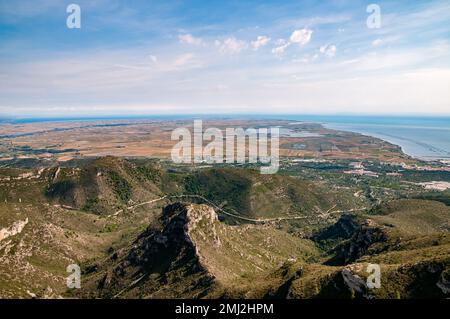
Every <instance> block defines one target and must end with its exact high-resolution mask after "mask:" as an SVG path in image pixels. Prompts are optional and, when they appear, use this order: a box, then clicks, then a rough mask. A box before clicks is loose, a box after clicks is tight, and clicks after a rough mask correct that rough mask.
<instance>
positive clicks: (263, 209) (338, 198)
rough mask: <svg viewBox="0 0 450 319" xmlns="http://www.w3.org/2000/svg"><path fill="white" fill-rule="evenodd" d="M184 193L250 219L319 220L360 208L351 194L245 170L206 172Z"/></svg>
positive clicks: (360, 202) (195, 176) (194, 176)
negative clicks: (202, 198) (293, 217)
mask: <svg viewBox="0 0 450 319" xmlns="http://www.w3.org/2000/svg"><path fill="white" fill-rule="evenodd" d="M185 192H186V193H189V194H199V195H202V196H204V197H206V198H207V199H209V200H211V201H213V202H215V203H217V204H220V205H223V207H225V208H226V209H230V210H233V211H235V212H236V213H238V214H240V215H242V216H246V217H251V218H277V217H292V216H297V217H298V216H305V218H306V217H307V218H309V220H310V221H313V220H318V221H319V222H320V219H321V215H323V214H324V213H326V212H329V211H330V210H349V209H353V208H361V207H364V205H365V204H366V203H365V202H364V201H363V200H362V199H360V198H356V197H355V196H354V194H353V193H351V192H350V191H348V190H343V189H339V190H338V189H333V188H332V187H330V186H329V185H323V184H321V183H312V182H309V181H305V180H301V179H298V178H293V177H289V176H280V175H261V174H259V172H258V171H253V170H248V169H205V170H200V171H198V172H195V173H193V174H191V175H189V176H188V177H186V179H185Z"/></svg>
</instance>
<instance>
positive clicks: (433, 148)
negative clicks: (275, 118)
mask: <svg viewBox="0 0 450 319" xmlns="http://www.w3.org/2000/svg"><path fill="white" fill-rule="evenodd" d="M288 118H290V119H293V120H302V121H311V122H319V123H322V124H324V126H325V127H328V128H331V129H337V130H343V131H351V132H356V133H361V134H365V135H370V136H374V137H378V138H381V139H383V140H385V141H388V142H390V143H393V144H396V145H399V146H400V147H401V148H402V150H403V152H405V153H406V154H408V155H411V156H413V157H416V158H420V159H423V160H436V159H447V160H448V159H450V117H440V118H437V117H422V118H420V117H381V116H292V117H288Z"/></svg>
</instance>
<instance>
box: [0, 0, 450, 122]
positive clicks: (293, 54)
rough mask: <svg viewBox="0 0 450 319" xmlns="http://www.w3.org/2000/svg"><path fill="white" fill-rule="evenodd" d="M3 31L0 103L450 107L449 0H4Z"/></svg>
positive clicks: (84, 107)
mask: <svg viewBox="0 0 450 319" xmlns="http://www.w3.org/2000/svg"><path fill="white" fill-rule="evenodd" d="M72 3H74V4H77V5H78V6H79V7H80V9H81V14H80V17H81V19H80V21H81V28H72V29H70V28H68V27H67V23H66V22H67V18H68V17H69V15H70V14H71V13H70V12H69V13H67V7H68V6H69V5H70V4H72ZM372 3H374V4H376V5H377V6H378V8H379V9H380V24H379V27H378V28H373V27H369V26H372V25H368V23H367V20H368V18H371V17H373V16H372V14H373V13H374V12H373V11H370V12H367V7H368V6H369V5H370V4H372ZM370 21H372V20H370ZM0 43H1V44H0V116H14V117H61V116H67V117H83V116H122V115H127V116H130V115H133V116H134V115H159V114H168V115H172V114H173V115H177V114H252V113H258V114H395V115H402V114H423V115H443V114H446V115H449V114H450V85H449V84H450V2H449V1H447V0H444V1H406V0H404V1H393V0H389V1H375V0H372V1H360V0H330V1H300V0H296V1H290V0H284V1H275V0H273V1H255V0H251V1H244V0H226V1H225V0H221V1H216V0H208V1H204V0H193V1H178V0H177V1H172V0H164V1H163V0H161V1H144V0H142V1H139V0H134V1H120V0H83V1H82V0H71V1H64V0H21V1H11V0H0Z"/></svg>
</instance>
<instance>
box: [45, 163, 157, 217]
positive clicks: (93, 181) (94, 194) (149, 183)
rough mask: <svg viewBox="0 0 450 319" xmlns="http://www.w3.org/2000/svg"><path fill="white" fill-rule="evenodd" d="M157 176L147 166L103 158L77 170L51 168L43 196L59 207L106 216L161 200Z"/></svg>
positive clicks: (154, 171)
mask: <svg viewBox="0 0 450 319" xmlns="http://www.w3.org/2000/svg"><path fill="white" fill-rule="evenodd" d="M161 174H162V173H161V171H160V170H158V169H157V168H155V167H153V166H151V165H140V166H138V165H135V164H134V163H133V162H130V161H127V160H123V159H118V158H114V157H104V158H100V159H97V160H95V161H93V162H91V163H89V164H87V165H85V166H82V167H81V168H61V167H57V168H54V169H53V174H52V176H51V179H50V181H49V182H50V184H49V186H48V187H47V190H46V196H47V197H48V199H49V200H50V201H52V202H57V203H59V204H61V205H65V206H69V207H73V208H76V209H82V210H86V211H92V212H95V213H98V214H110V213H111V211H114V210H118V209H120V208H123V207H124V206H126V205H127V204H128V205H130V204H133V203H136V202H142V201H148V200H151V199H152V198H157V197H159V196H162V191H161V190H160V185H161Z"/></svg>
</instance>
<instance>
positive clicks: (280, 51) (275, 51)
mask: <svg viewBox="0 0 450 319" xmlns="http://www.w3.org/2000/svg"><path fill="white" fill-rule="evenodd" d="M290 45H291V43H290V42H286V43H285V44H282V45H280V46H278V47H275V48H273V49H272V53H273V54H275V55H276V56H281V55H283V53H284V50H286V48H287V47H288V46H290Z"/></svg>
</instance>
